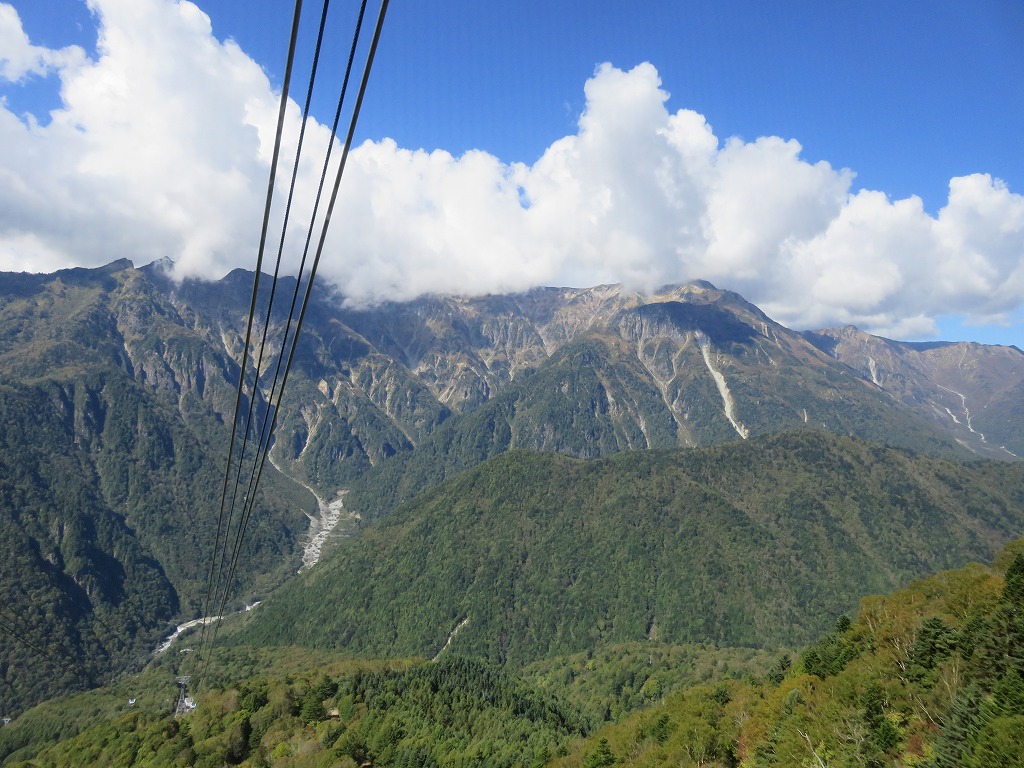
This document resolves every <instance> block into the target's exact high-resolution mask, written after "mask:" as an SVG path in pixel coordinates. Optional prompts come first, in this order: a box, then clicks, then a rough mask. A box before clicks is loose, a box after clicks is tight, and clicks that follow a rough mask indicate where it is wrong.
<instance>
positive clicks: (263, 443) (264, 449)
mask: <svg viewBox="0 0 1024 768" xmlns="http://www.w3.org/2000/svg"><path fill="white" fill-rule="evenodd" d="M365 6H366V2H365V0H363V3H362V4H361V7H360V12H359V21H358V22H357V29H356V34H355V38H354V39H353V44H352V50H351V53H350V56H349V62H348V67H347V68H346V74H345V84H344V86H343V89H342V95H341V98H340V99H339V104H338V111H337V113H336V115H335V121H334V127H333V129H332V134H331V142H330V144H329V145H328V152H327V158H326V159H325V163H324V169H323V172H322V174H321V182H320V186H319V188H318V191H317V199H316V205H315V206H314V211H313V215H312V218H311V221H310V229H309V232H308V233H307V238H306V245H305V249H304V251H303V257H302V266H300V272H299V276H298V278H297V280H296V286H295V293H294V295H293V298H292V306H291V309H290V311H289V316H288V324H287V327H286V329H285V332H284V336H283V337H282V347H281V354H280V355H279V358H278V370H277V372H276V373H275V377H274V385H273V387H272V389H271V395H270V407H269V412H270V426H269V429H266V417H265V420H264V430H263V431H262V432H261V437H260V442H259V447H260V450H258V451H257V458H256V460H255V462H254V465H253V474H252V476H251V477H250V484H249V489H248V491H247V492H246V494H245V495H244V497H243V512H242V518H241V520H240V522H239V527H238V534H237V536H236V539H235V548H234V552H233V554H232V562H231V567H230V571H229V574H228V577H227V580H226V582H225V588H224V594H223V600H222V606H225V605H226V602H227V591H228V589H229V586H230V584H231V583H232V582H233V579H234V574H235V570H236V567H237V564H238V559H239V556H240V552H241V545H242V542H243V540H244V535H245V530H246V528H247V525H248V521H249V518H250V516H251V513H252V509H253V505H254V503H255V495H256V494H255V491H256V488H257V487H258V484H259V481H260V478H261V477H262V474H263V469H264V466H265V462H266V458H267V454H268V452H269V446H270V442H271V440H272V436H273V431H274V428H275V426H276V423H277V416H278V413H279V412H280V403H281V399H282V397H283V394H284V390H285V386H286V384H287V380H288V375H289V372H290V370H291V366H292V363H293V361H294V357H295V351H296V348H297V344H298V338H299V334H300V332H301V329H302V325H303V321H304V318H305V313H306V310H307V308H308V305H309V300H310V296H311V292H312V286H313V283H314V280H315V277H316V270H317V267H318V265H319V261H320V258H321V256H322V253H323V248H324V244H325V241H326V235H327V230H328V227H329V224H330V219H331V214H332V212H333V209H334V205H335V203H336V201H337V195H338V189H339V187H340V183H341V178H342V175H343V173H344V169H345V165H346V162H347V158H348V153H349V148H350V147H351V143H352V140H353V136H354V133H355V127H356V123H357V120H358V117H359V112H360V110H361V106H362V102H363V98H364V96H365V92H366V87H367V84H368V82H369V75H370V70H371V68H372V64H373V59H374V57H375V54H376V50H377V46H378V43H379V41H380V35H381V31H382V29H383V23H384V19H385V16H386V12H387V7H388V2H387V0H384V1H383V2H382V4H381V7H380V12H379V14H378V20H377V26H376V28H375V31H374V36H373V40H372V42H371V44H370V50H369V53H368V55H367V62H366V66H365V68H364V70H363V77H362V80H361V83H360V88H359V92H358V95H357V98H356V104H355V107H354V109H353V113H352V118H351V121H350V125H349V130H348V135H347V138H346V141H345V144H344V146H343V152H342V157H341V162H340V164H339V168H338V172H337V175H336V178H335V182H334V187H333V190H332V195H331V200H330V204H329V206H328V210H327V213H326V216H325V220H324V222H323V226H322V230H321V235H320V240H319V243H318V246H317V251H316V255H315V257H314V260H313V265H312V268H311V270H310V275H309V278H308V280H307V283H306V292H305V295H304V297H303V301H302V304H301V307H300V312H299V318H298V321H297V323H296V327H295V331H294V334H293V335H292V340H291V348H290V351H289V354H288V361H287V364H286V365H285V368H284V373H283V376H282V377H281V387H280V389H279V390H278V392H277V400H276V402H275V401H274V389H275V388H276V387H277V380H278V374H279V373H280V365H281V358H282V357H283V353H284V349H285V347H286V346H287V341H288V332H289V329H290V325H291V321H292V317H293V316H294V309H295V301H296V297H297V295H298V292H299V288H300V286H301V282H302V270H303V268H304V265H305V261H306V258H307V255H308V250H309V245H310V242H311V235H312V231H313V229H314V227H315V221H316V216H317V213H318V209H319V204H320V200H321V193H322V190H323V185H324V181H325V179H326V173H327V168H328V165H329V162H330V151H331V147H332V146H333V141H334V137H335V136H336V133H337V126H338V122H339V118H340V114H341V110H342V104H343V102H344V98H345V91H346V90H347V87H348V81H349V76H350V72H351V67H352V62H353V58H354V54H355V50H356V46H357V42H358V36H359V29H360V27H361V24H362V18H363V14H364V11H365ZM321 29H322V27H321ZM318 43H319V41H318ZM304 121H305V117H304ZM304 125H305V123H304ZM297 162H298V160H296V163H297ZM296 167H297V166H296ZM293 183H294V179H293ZM292 189H294V187H293V188H292ZM290 202H291V194H289V204H290ZM286 226H287V224H286ZM281 237H282V240H281V242H282V248H283V241H284V237H285V233H284V232H282V236H281ZM278 264H280V252H279V255H278ZM276 279H277V273H276V271H275V281H276ZM267 317H268V321H267V325H269V318H270V310H269V309H268V313H267ZM267 325H265V327H264V339H263V343H265V340H266V327H267ZM260 360H261V361H262V350H261V355H260ZM259 367H261V363H260V365H258V367H257V371H256V375H257V378H258V376H259ZM254 394H255V385H254ZM250 407H251V406H250ZM247 429H248V424H247ZM264 436H265V439H264ZM239 465H240V466H241V460H240V463H239ZM229 471H230V467H229ZM225 551H226V547H225ZM216 634H217V628H216V627H215V628H214V638H216ZM208 664H209V659H207V664H206V667H204V672H205V669H206V668H207V667H208Z"/></svg>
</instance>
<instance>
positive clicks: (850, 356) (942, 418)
mask: <svg viewBox="0 0 1024 768" xmlns="http://www.w3.org/2000/svg"><path fill="white" fill-rule="evenodd" d="M807 336H808V338H810V339H811V340H812V341H813V342H814V343H816V344H817V345H818V346H819V347H820V348H822V349H823V350H825V351H827V352H828V353H829V354H831V355H832V356H833V357H835V358H836V359H837V360H840V361H842V362H843V363H845V364H846V365H848V366H850V367H851V368H852V369H854V370H855V371H857V372H858V373H859V374H860V375H861V376H862V377H863V378H864V379H866V380H869V381H871V382H872V384H874V385H875V386H877V387H878V388H879V389H880V390H882V391H884V392H886V393H888V394H889V395H890V396H891V397H892V398H893V399H894V400H897V401H899V402H900V403H902V404H904V405H906V406H908V407H909V408H911V409H912V410H914V411H915V412H916V413H918V414H920V415H921V416H923V417H925V418H927V419H930V420H931V421H932V422H933V423H935V424H937V425H938V426H939V427H940V428H942V429H944V430H946V431H948V432H949V433H950V434H952V435H953V436H954V438H955V439H956V440H957V442H958V443H960V444H961V445H963V446H965V447H966V448H968V449H969V450H971V451H973V452H975V453H977V454H979V455H981V456H987V457H991V458H1004V459H1005V458H1019V457H1021V456H1024V433H1022V428H1021V424H1022V422H1021V418H1022V416H1024V353H1022V352H1021V350H1019V349H1017V348H1016V347H1004V346H998V345H986V344H976V343H973V342H934V343H905V342H898V341H890V340H889V339H882V338H879V337H877V336H871V335H870V334H867V333H864V332H863V331H860V330H858V329H856V328H853V327H849V326H848V327H844V328H830V329H827V330H823V331H818V332H817V333H816V334H807Z"/></svg>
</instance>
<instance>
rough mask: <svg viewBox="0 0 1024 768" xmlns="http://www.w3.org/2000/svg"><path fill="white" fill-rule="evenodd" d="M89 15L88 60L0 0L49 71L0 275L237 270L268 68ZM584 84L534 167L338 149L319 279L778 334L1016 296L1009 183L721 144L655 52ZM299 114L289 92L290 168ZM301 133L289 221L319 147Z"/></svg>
mask: <svg viewBox="0 0 1024 768" xmlns="http://www.w3.org/2000/svg"><path fill="white" fill-rule="evenodd" d="M89 7H90V8H91V9H92V11H93V13H94V14H95V17H96V20H97V26H98V46H97V52H98V53H97V57H96V58H95V59H94V60H93V59H90V58H89V57H87V56H86V55H85V53H84V52H83V51H81V50H80V49H77V48H73V49H70V48H69V49H64V50H61V51H55V50H49V49H46V48H44V47H40V46H34V45H32V43H31V41H30V40H29V39H28V38H27V37H26V35H25V33H24V31H23V30H22V27H21V24H20V21H19V20H18V16H17V14H16V12H15V11H14V9H13V8H12V7H11V6H10V5H8V4H4V3H0V51H3V53H0V78H3V79H5V80H8V81H12V82H15V81H17V82H25V81H28V80H31V78H32V77H33V76H35V75H41V74H48V73H54V74H56V75H57V76H58V77H59V78H60V81H61V99H62V107H61V108H60V109H58V110H55V111H54V112H53V113H52V114H51V115H50V120H49V122H48V123H47V124H46V125H45V126H42V125H40V124H39V122H37V121H35V120H33V119H31V118H27V119H26V118H24V117H19V116H17V115H14V114H12V113H11V112H10V111H9V110H8V109H7V108H6V105H5V104H0V147H3V148H4V149H2V150H0V179H2V182H0V269H4V270H25V269H29V270H41V271H46V270H52V269H56V268H59V267H62V266H69V265H72V264H74V265H83V264H84V265H98V264H102V263H106V262H108V261H110V260H112V259H114V258H120V257H129V258H132V259H133V260H135V261H136V263H145V262H148V261H150V260H152V259H156V258H161V257H170V258H171V259H173V260H174V261H175V263H176V270H177V274H178V275H180V276H185V275H198V276H202V277H209V278H216V277H220V276H221V275H223V274H224V273H225V272H226V271H228V270H229V269H231V268H233V267H235V266H244V267H248V268H251V267H252V266H253V264H254V259H255V251H256V243H257V241H258V236H259V224H260V220H261V215H262V209H263V199H264V195H265V185H266V178H267V172H268V166H269V160H270V152H271V148H272V145H273V131H274V123H275V121H276V112H277V98H278V97H277V95H276V94H275V93H274V92H273V90H272V88H271V85H270V83H269V81H268V80H267V78H266V76H265V74H264V73H263V71H262V70H261V69H260V67H259V66H258V65H257V64H256V63H255V62H254V61H252V60H251V59H250V58H249V57H248V56H247V55H246V54H245V53H244V52H243V51H242V50H241V49H239V47H238V46H237V45H235V44H234V43H233V42H231V41H227V42H222V41H219V40H218V39H216V37H215V36H214V35H213V33H212V30H211V28H210V21H209V19H208V18H207V17H206V15H205V14H203V13H202V11H200V10H199V9H198V8H197V7H196V6H195V5H193V4H192V3H189V2H186V1H185V0H89ZM584 89H585V95H586V107H585V109H584V111H583V114H582V115H581V116H580V119H579V125H578V130H577V131H576V133H575V134H573V135H571V136H566V137H562V138H559V139H557V140H556V141H554V142H553V143H552V144H551V145H550V146H549V147H548V149H547V151H546V152H545V153H544V154H543V156H542V157H541V158H540V159H539V160H538V161H537V162H536V163H534V164H533V165H530V166H527V165H524V164H521V163H510V162H506V161H503V160H501V159H499V158H497V157H494V156H493V155H490V154H488V153H485V152H480V151H471V152H468V153H466V154H464V155H462V156H459V157H455V156H452V155H451V154H449V153H447V152H444V151H443V150H436V151H433V152H427V151H424V150H410V149H405V148H402V147H399V146H397V145H396V144H395V142H394V141H392V140H390V139H383V140H380V141H371V142H366V143H364V144H363V145H361V146H359V147H356V148H354V150H353V152H352V155H351V157H350V161H349V166H348V169H347V172H346V177H345V182H344V183H343V187H342V193H341V197H340V199H339V204H338V208H337V210H336V213H335V215H334V220H333V224H332V232H331V236H330V239H329V241H328V250H327V253H326V254H325V259H324V262H323V264H322V266H321V276H322V277H323V278H325V279H327V280H330V281H331V282H334V283H335V284H337V285H338V286H339V287H340V288H341V289H342V291H343V292H345V293H346V294H347V295H348V296H350V297H351V298H352V300H354V301H359V302H367V301H377V300H381V299H386V298H395V299H404V298H411V297H414V296H416V295H419V294H422V293H425V292H452V293H462V294H474V293H485V292H503V291H511V290H522V289H526V288H529V287H532V286H536V285H542V284H546V285H552V284H554V285H576V286H584V285H592V284H596V283H600V282H624V283H626V284H627V285H629V286H631V287H635V288H640V289H652V288H654V287H656V286H659V285H662V284H665V283H671V282H681V281H686V280H691V279H698V278H701V279H707V280H711V281H713V282H715V283H717V284H719V285H720V286H722V287H727V288H731V289H733V290H737V291H739V292H741V293H743V294H744V295H745V296H746V297H747V298H748V299H750V300H751V301H754V302H755V303H758V304H759V305H761V306H762V307H763V308H764V309H765V310H766V311H767V312H768V313H769V314H770V315H772V316H773V317H775V318H776V319H778V320H780V321H781V322H784V323H786V324H788V325H791V326H793V327H798V328H803V327H821V326H825V325H831V324H836V323H855V324H857V325H860V326H861V327H863V328H866V329H868V330H871V331H874V332H877V333H883V334H887V335H892V336H896V337H906V336H927V335H930V334H932V333H934V332H935V318H936V317H937V316H939V315H943V314H951V313H956V314H963V315H967V316H971V317H976V318H986V319H990V320H991V319H993V318H999V317H1000V316H1004V315H1007V314H1009V313H1012V312H1014V311H1016V310H1017V309H1018V308H1020V307H1021V306H1022V304H1024V197H1022V196H1021V195H1020V194H1016V193H1013V192H1011V191H1010V190H1009V189H1007V188H1006V186H1005V185H1004V184H1003V183H1002V182H1000V181H999V180H998V179H993V178H991V177H990V176H987V175H983V174H976V175H972V176H965V177H958V178H954V179H952V180H951V182H950V193H949V199H948V202H947V204H946V205H945V206H944V207H943V208H942V209H941V210H940V211H939V213H938V215H937V216H932V215H930V214H928V213H927V212H926V211H925V210H924V207H923V205H922V203H921V201H920V200H919V199H918V198H916V197H911V198H908V199H905V200H890V199H889V198H888V197H887V196H886V195H885V194H884V193H883V192H878V191H871V190H859V191H855V190H854V189H853V180H854V174H853V173H852V172H851V171H850V170H847V169H836V168H833V167H832V166H830V165H829V164H828V163H826V162H818V163H810V162H807V161H806V160H804V159H803V158H802V157H801V146H800V144H799V143H798V142H797V141H795V140H792V139H790V140H784V139H782V138H778V137H762V138H758V139H756V140H754V141H742V140H740V139H736V138H731V139H726V140H724V141H723V140H720V139H719V138H718V137H717V136H715V134H714V132H713V130H712V127H711V126H710V125H709V123H708V121H707V120H706V119H705V117H704V116H702V115H700V114H698V113H696V112H693V111H691V110H686V109H681V110H678V111H675V112H670V111H669V110H668V109H667V108H666V102H667V100H668V94H667V93H666V91H665V90H664V89H663V88H662V83H661V80H660V77H659V74H658V72H657V70H656V69H655V68H654V66H652V65H650V64H641V65H639V66H637V67H635V68H633V69H632V70H629V71H623V70H620V69H616V68H615V67H613V66H611V65H608V64H605V65H602V66H600V67H599V68H598V69H597V70H596V71H595V73H594V75H593V77H592V78H590V79H589V80H588V81H587V82H586V84H585V85H584ZM298 122H299V110H298V108H297V107H296V106H295V105H294V104H291V105H290V110H289V121H288V131H287V135H288V136H291V137H292V138H291V142H292V144H291V148H289V147H287V146H286V149H285V152H284V154H283V156H284V157H286V158H287V157H289V153H290V152H292V151H293V147H294V137H295V135H296V134H297V125H298ZM307 130H308V131H309V133H308V141H309V144H308V146H309V147H311V148H313V149H314V152H313V153H312V154H311V155H310V156H309V160H308V161H307V162H305V163H304V165H303V166H302V168H301V173H300V181H299V194H298V196H297V200H298V201H300V202H298V203H297V208H296V213H295V215H296V217H297V219H298V220H301V217H302V216H308V210H309V207H310V205H311V203H310V200H311V193H312V189H313V185H314V184H315V182H316V181H317V179H318V178H319V173H320V170H319V167H318V163H319V161H318V160H317V159H316V158H317V155H319V154H320V153H322V151H323V150H324V149H325V148H326V142H327V140H328V131H327V130H326V129H325V128H324V127H323V126H322V125H319V124H313V125H312V126H311V127H310V128H309V129H307ZM286 144H287V142H286ZM283 183H284V182H282V184H283ZM283 191H284V189H283V187H282V192H283ZM283 197H284V196H283V194H282V195H281V199H283ZM280 215H281V214H280V211H278V213H277V216H278V218H280ZM296 241H297V242H298V241H301V236H300V237H298V238H296ZM286 257H287V259H288V261H287V263H288V264H289V265H293V264H294V263H295V262H296V258H297V245H296V244H294V243H293V244H291V245H290V246H289V248H288V249H287V254H286Z"/></svg>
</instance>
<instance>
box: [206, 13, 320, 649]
mask: <svg viewBox="0 0 1024 768" xmlns="http://www.w3.org/2000/svg"><path fill="white" fill-rule="evenodd" d="M301 16H302V0H295V12H294V16H293V19H292V31H291V39H290V41H289V43H288V58H287V62H286V64H285V72H284V81H283V83H282V86H281V104H280V107H279V109H278V116H277V132H276V134H275V137H274V151H273V156H272V159H271V162H270V178H269V180H268V182H267V200H266V205H265V206H264V212H263V227H262V230H261V233H260V245H259V250H258V252H257V257H256V274H255V276H254V277H253V284H252V299H251V300H250V303H249V319H248V322H247V323H246V331H245V345H244V347H243V350H242V359H241V362H240V365H239V374H238V389H237V391H236V393H235V409H234V417H233V418H232V420H231V439H230V441H229V443H228V460H227V465H226V468H225V471H224V485H223V489H222V491H221V501H220V513H219V517H218V520H217V535H216V539H215V541H214V546H213V553H212V556H211V558H210V573H209V577H208V579H207V591H206V604H205V607H204V609H203V615H204V616H205V615H209V609H210V599H211V596H212V594H213V587H214V572H215V569H216V566H217V550H218V548H219V546H220V539H221V534H222V530H223V533H224V535H225V536H226V535H227V529H228V528H230V519H229V520H228V525H227V526H224V509H225V503H226V501H227V490H228V484H229V482H230V478H231V467H232V464H233V455H234V447H235V439H236V434H237V431H238V416H239V412H240V411H241V403H242V394H243V392H244V385H245V378H246V375H245V371H246V368H247V367H248V359H249V347H250V345H251V343H252V324H253V318H254V316H255V314H256V298H257V295H258V294H259V284H260V272H261V270H262V269H263V254H264V251H265V249H266V242H267V229H268V227H269V225H270V208H271V204H272V202H273V198H274V185H275V182H276V179H277V163H278V159H279V157H280V153H281V136H282V134H283V132H284V121H285V114H286V111H287V107H288V89H289V85H290V83H291V76H292V67H293V65H294V62H295V48H296V43H297V41H298V37H299V21H300V19H301ZM255 396H256V392H255V390H254V391H253V392H252V398H255ZM205 636H206V626H205V625H204V626H203V630H202V632H201V633H200V638H199V648H200V651H201V650H202V647H203V643H204V640H205Z"/></svg>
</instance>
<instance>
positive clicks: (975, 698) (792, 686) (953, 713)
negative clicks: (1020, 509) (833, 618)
mask: <svg viewBox="0 0 1024 768" xmlns="http://www.w3.org/2000/svg"><path fill="white" fill-rule="evenodd" d="M1004 568H1005V572H1004V571H1003V569H1004ZM1022 583H1024V542H1021V541H1018V542H1016V543H1014V544H1013V545H1012V546H1011V547H1009V548H1007V550H1006V552H1005V553H1004V555H1003V556H1002V557H1001V558H1000V561H999V562H998V563H997V565H996V567H995V569H989V568H984V567H982V566H979V565H970V566H968V567H966V568H963V569H961V570H958V571H949V572H945V573H940V574H938V575H936V576H932V577H930V578H927V579H923V580H921V581H917V582H914V583H913V584H911V585H910V586H909V587H907V588H905V589H902V590H900V591H897V592H895V593H893V594H891V595H887V596H877V597H870V598H865V599H864V600H863V601H862V602H861V606H860V611H859V613H858V614H857V616H856V618H854V619H853V620H852V621H851V620H850V619H848V618H845V617H844V618H842V619H840V621H839V622H837V624H836V627H835V628H834V630H833V631H832V632H831V633H829V634H828V635H826V636H824V637H822V638H821V639H820V640H819V641H818V642H817V643H815V644H813V645H812V646H810V647H809V648H807V649H806V650H805V651H804V652H803V654H802V655H801V657H800V658H799V659H798V660H797V661H796V662H795V663H794V665H793V667H792V668H791V669H790V670H789V672H788V673H786V674H784V675H782V674H780V675H778V676H777V677H773V676H772V675H768V676H766V677H765V678H762V679H760V680H744V681H739V682H735V681H727V682H725V683H720V684H718V685H702V686H697V687H694V688H692V689H689V690H686V691H683V692H680V693H678V694H676V695H674V696H671V697H669V699H667V700H666V701H665V702H664V703H662V704H658V705H656V706H654V707H651V708H649V709H647V710H645V711H644V712H642V713H640V714H637V715H634V716H632V717H630V718H629V719H627V720H626V721H624V722H623V723H621V724H619V725H612V726H608V727H606V728H604V729H602V730H601V731H599V732H598V733H597V734H595V736H594V737H592V738H590V739H588V740H585V741H581V742H578V743H576V744H575V745H574V746H573V747H572V748H571V750H570V755H568V756H567V757H566V758H565V759H563V760H559V761H556V762H555V763H554V765H556V766H559V767H560V768H561V767H562V766H565V767H566V768H568V767H569V766H580V765H583V766H593V765H601V764H609V765H610V764H611V762H610V761H614V762H616V763H617V764H623V765H634V766H661V765H665V766H668V765H673V766H698V765H701V766H723V767H724V766H743V767H744V768H761V767H762V766H787V767H788V766H817V767H818V768H821V767H823V766H824V767H825V768H834V767H835V766H878V767H881V766H921V767H922V768H925V767H927V768H946V767H947V766H949V767H952V766H958V767H960V768H982V767H985V768H992V767H993V766H1001V768H1012V767H1013V766H1020V765H1024V753H1022V751H1021V749H1020V744H1021V742H1020V740H1019V739H1020V735H1021V724H1022V722H1024V658H1022V657H1021V655H1020V654H1019V653H1018V652H1017V650H1016V649H1017V648H1018V647H1019V642H1020V640H1021V639H1024V634H1022V633H1021V630H1022V628H1024V625H1022V623H1021V619H1020V617H1021V616H1022V615H1024V602H1022V598H1024V590H1022V589H1021V584H1022Z"/></svg>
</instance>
